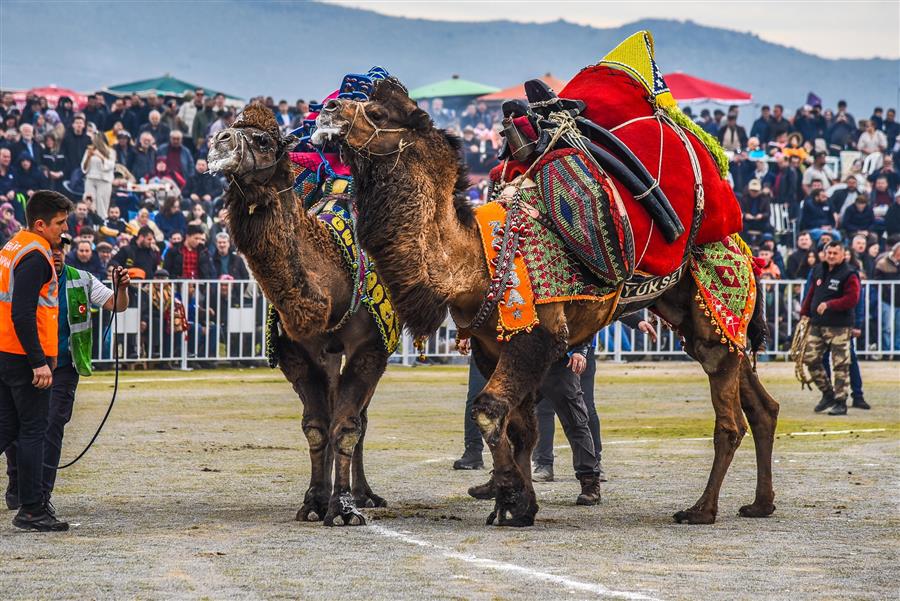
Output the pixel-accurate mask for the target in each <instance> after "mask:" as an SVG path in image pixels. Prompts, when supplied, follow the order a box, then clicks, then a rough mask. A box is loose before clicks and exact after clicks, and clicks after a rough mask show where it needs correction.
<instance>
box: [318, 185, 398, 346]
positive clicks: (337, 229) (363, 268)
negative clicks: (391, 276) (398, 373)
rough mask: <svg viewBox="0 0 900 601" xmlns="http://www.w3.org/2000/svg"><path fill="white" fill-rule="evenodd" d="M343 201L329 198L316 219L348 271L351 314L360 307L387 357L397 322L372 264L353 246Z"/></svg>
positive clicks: (395, 339) (394, 343)
mask: <svg viewBox="0 0 900 601" xmlns="http://www.w3.org/2000/svg"><path fill="white" fill-rule="evenodd" d="M346 200H347V197H346V196H344V197H338V198H330V199H328V200H327V201H326V202H325V204H324V205H323V206H322V208H321V210H320V211H319V212H318V215H317V216H316V217H317V218H318V219H319V221H321V222H322V224H323V226H324V227H325V228H326V229H327V230H328V231H329V232H330V233H331V235H332V237H333V238H334V240H335V242H336V243H337V245H338V247H339V248H340V249H341V256H342V257H343V258H344V264H345V266H346V267H347V269H348V272H349V275H350V278H351V280H352V281H353V285H354V298H353V301H352V302H351V310H352V311H355V310H356V309H357V308H358V307H359V304H360V303H361V304H363V305H365V307H366V310H368V311H369V314H370V315H372V318H373V319H374V320H375V324H376V325H377V326H378V331H379V333H380V334H381V341H382V342H383V343H384V348H385V350H387V352H389V353H393V352H394V351H395V350H396V348H397V345H398V344H399V343H400V323H399V321H398V319H397V315H396V312H395V311H394V305H393V303H392V302H391V295H390V293H388V290H387V288H386V287H385V286H384V284H382V283H381V280H380V279H379V277H378V274H377V273H375V264H374V262H373V261H372V260H371V259H369V257H368V256H367V255H366V254H365V252H364V251H363V250H362V248H360V246H359V245H358V244H357V242H356V235H355V233H354V228H353V215H352V214H351V213H350V210H349V209H348V208H347V207H346V206H345V205H344V204H343V202H346Z"/></svg>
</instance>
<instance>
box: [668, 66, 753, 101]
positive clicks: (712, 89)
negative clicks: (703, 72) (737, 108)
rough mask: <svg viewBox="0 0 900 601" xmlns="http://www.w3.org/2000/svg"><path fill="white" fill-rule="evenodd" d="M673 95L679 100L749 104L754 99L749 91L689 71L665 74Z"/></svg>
mask: <svg viewBox="0 0 900 601" xmlns="http://www.w3.org/2000/svg"><path fill="white" fill-rule="evenodd" d="M663 79H665V80H666V83H667V84H668V85H669V90H670V91H671V92H672V96H674V97H675V100H677V101H679V102H721V103H722V104H747V103H748V102H750V101H752V100H753V96H752V95H751V94H750V93H749V92H744V91H743V90H738V89H737V88H729V87H728V86H723V85H722V84H719V83H716V82H714V81H707V80H705V79H700V78H699V77H694V76H693V75H688V74H687V73H669V74H668V75H663Z"/></svg>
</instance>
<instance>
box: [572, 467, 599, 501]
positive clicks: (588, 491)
mask: <svg viewBox="0 0 900 601" xmlns="http://www.w3.org/2000/svg"><path fill="white" fill-rule="evenodd" d="M578 479H579V480H581V494H580V495H578V498H577V499H575V504H576V505H597V504H599V503H600V476H598V475H597V474H591V475H590V476H579V477H578Z"/></svg>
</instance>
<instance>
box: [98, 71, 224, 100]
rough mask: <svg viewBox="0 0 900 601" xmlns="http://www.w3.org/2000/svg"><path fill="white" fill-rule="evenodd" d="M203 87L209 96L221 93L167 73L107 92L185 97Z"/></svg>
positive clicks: (117, 86)
mask: <svg viewBox="0 0 900 601" xmlns="http://www.w3.org/2000/svg"><path fill="white" fill-rule="evenodd" d="M201 87H202V88H203V90H204V91H205V92H206V94H207V95H208V96H214V95H216V94H218V93H219V92H218V90H213V89H210V88H207V87H205V86H198V85H196V84H193V83H190V82H187V81H184V80H183V79H178V78H177V77H172V76H171V75H169V74H168V73H166V74H165V75H163V76H162V77H154V78H152V79H142V80H140V81H131V82H128V83H121V84H118V85H114V86H109V87H107V88H106V91H107V92H110V93H112V94H138V95H143V94H157V95H162V96H184V94H185V92H193V91H194V90H196V89H197V88H201ZM225 96H226V97H228V98H234V99H236V100H241V98H238V97H237V96H231V95H229V94H225Z"/></svg>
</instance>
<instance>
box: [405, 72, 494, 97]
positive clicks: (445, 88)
mask: <svg viewBox="0 0 900 601" xmlns="http://www.w3.org/2000/svg"><path fill="white" fill-rule="evenodd" d="M499 89H500V88H495V87H494V86H488V85H485V84H483V83H478V82H477V81H469V80H467V79H460V78H459V75H454V76H453V77H452V78H451V79H445V80H443V81H436V82H434V83H430V84H427V85H424V86H421V87H419V88H416V89H415V90H410V91H409V97H410V98H412V99H413V100H419V99H421V98H449V97H452V96H481V95H483V94H491V93H493V92H496V91H497V90H499Z"/></svg>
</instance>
